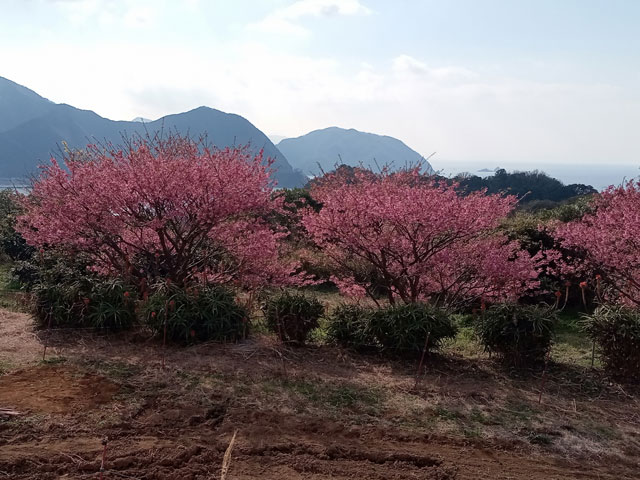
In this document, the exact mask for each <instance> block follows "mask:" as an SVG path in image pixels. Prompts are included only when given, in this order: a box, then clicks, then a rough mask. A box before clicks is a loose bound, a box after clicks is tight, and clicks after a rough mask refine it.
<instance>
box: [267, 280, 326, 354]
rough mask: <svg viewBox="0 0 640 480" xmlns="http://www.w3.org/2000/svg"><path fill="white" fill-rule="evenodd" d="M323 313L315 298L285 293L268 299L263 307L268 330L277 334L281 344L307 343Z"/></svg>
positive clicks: (322, 307)
mask: <svg viewBox="0 0 640 480" xmlns="http://www.w3.org/2000/svg"><path fill="white" fill-rule="evenodd" d="M323 313H324V306H323V305H322V303H320V301H319V300H318V299H317V298H310V297H307V296H306V295H304V294H301V293H296V294H291V293H289V292H285V293H283V294H281V295H277V296H275V297H272V298H269V299H268V300H267V302H266V304H265V306H264V315H265V318H266V319H267V326H268V328H269V330H271V331H272V332H275V333H277V334H278V336H279V337H280V340H282V341H283V342H286V343H291V344H293V345H303V344H304V343H305V342H306V341H307V339H308V337H309V333H310V332H311V330H313V329H314V328H317V327H318V325H319V324H318V319H319V318H320V317H321V316H322V314H323Z"/></svg>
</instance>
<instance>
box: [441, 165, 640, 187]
mask: <svg viewBox="0 0 640 480" xmlns="http://www.w3.org/2000/svg"><path fill="white" fill-rule="evenodd" d="M430 163H431V165H432V167H433V168H434V170H436V171H438V172H439V173H440V174H441V175H445V176H454V175H456V174H458V173H462V172H469V173H471V174H473V175H478V176H481V177H484V176H487V175H491V174H492V173H493V172H480V171H479V170H481V169H491V170H493V169H494V168H496V167H497V168H504V169H505V170H507V171H508V172H512V171H531V170H538V171H541V172H545V173H546V174H547V175H549V176H551V177H554V178H557V179H558V180H560V181H561V182H563V183H564V184H565V185H568V184H571V183H583V184H585V185H591V186H593V187H594V188H596V189H597V190H603V189H605V188H607V187H608V186H609V185H620V184H621V183H622V182H624V181H627V180H631V179H633V178H638V177H639V176H640V161H639V162H638V164H637V165H630V164H615V163H611V164H604V163H603V164H582V165H579V164H563V163H554V164H550V163H547V164H545V163H538V164H534V163H531V164H524V163H520V164H503V165H498V166H496V165H487V164H480V163H474V162H467V163H463V162H460V163H452V162H449V163H448V164H447V165H444V163H439V162H437V161H436V160H435V159H433V161H431V162H430Z"/></svg>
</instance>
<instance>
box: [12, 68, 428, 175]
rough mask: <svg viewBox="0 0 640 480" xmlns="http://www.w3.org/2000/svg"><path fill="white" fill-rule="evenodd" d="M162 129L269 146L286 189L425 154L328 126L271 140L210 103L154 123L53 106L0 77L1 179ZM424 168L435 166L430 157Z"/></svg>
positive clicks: (211, 139)
mask: <svg viewBox="0 0 640 480" xmlns="http://www.w3.org/2000/svg"><path fill="white" fill-rule="evenodd" d="M160 130H164V131H167V130H171V131H177V132H179V133H180V134H188V135H190V136H191V137H193V138H198V137H199V136H201V135H202V134H206V135H207V140H208V142H209V143H210V144H213V145H215V146H217V147H219V148H224V147H226V146H232V145H247V144H249V145H250V147H251V148H252V149H253V150H254V151H258V150H260V149H264V155H265V157H270V158H274V159H275V163H274V168H275V169H276V173H275V178H276V180H277V181H278V185H279V186H282V187H298V186H302V185H304V184H305V183H306V181H307V178H308V175H310V174H317V173H319V172H320V169H319V168H318V164H320V165H321V167H322V169H323V170H325V171H329V170H332V169H333V168H334V167H335V165H336V164H338V163H345V164H347V165H352V166H357V165H360V164H363V165H365V166H371V167H374V168H375V167H376V165H380V166H382V165H385V164H393V165H394V166H395V167H402V166H405V165H407V164H415V163H416V162H418V161H420V160H421V159H422V156H421V155H420V154H419V153H417V152H415V151H414V150H412V149H411V148H409V147H408V146H407V145H405V144H404V143H403V142H401V141H400V140H397V139H395V138H392V137H386V136H381V135H374V134H371V133H363V132H359V131H357V130H353V129H351V130H345V129H342V128H337V127H330V128H327V129H324V130H316V131H314V132H311V133H309V134H307V135H303V136H301V137H298V138H288V139H284V140H282V141H280V142H279V143H278V146H277V147H276V146H275V145H274V143H273V142H272V141H271V140H270V139H269V138H268V137H267V136H266V135H265V134H264V133H263V132H261V131H260V130H259V129H258V128H256V127H255V126H254V125H253V124H251V122H249V121H248V120H247V119H245V118H243V117H241V116H239V115H235V114H230V113H225V112H221V111H219V110H215V109H213V108H208V107H199V108H196V109H194V110H191V111H188V112H184V113H179V114H175V115H167V116H165V117H163V118H160V119H158V120H154V121H150V120H147V119H144V118H141V117H137V118H135V119H134V120H132V121H114V120H109V119H107V118H103V117H101V116H99V115H98V114H96V113H95V112H92V111H90V110H80V109H78V108H75V107H72V106H70V105H66V104H56V103H53V102H51V101H49V100H47V99H46V98H43V97H42V96H40V95H38V94H37V93H36V92H34V91H32V90H29V89H28V88H26V87H23V86H21V85H18V84H17V83H15V82H12V81H10V80H8V79H6V78H3V77H0V177H14V178H21V177H26V176H29V175H31V174H33V173H35V172H36V171H37V166H38V165H40V164H42V163H46V162H48V161H49V159H50V158H51V156H52V155H54V156H55V155H57V154H59V146H60V145H61V144H62V142H63V141H64V142H66V143H67V145H68V146H69V147H70V148H73V149H80V148H84V147H85V146H86V144H87V143H113V144H114V145H118V144H121V143H122V137H123V135H126V136H128V137H131V136H133V135H136V134H140V135H145V134H146V133H147V132H148V133H149V134H154V133H155V132H157V131H160ZM424 167H425V170H426V171H432V170H431V166H430V165H429V164H428V163H427V162H425V164H424Z"/></svg>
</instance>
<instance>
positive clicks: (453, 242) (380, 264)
mask: <svg viewBox="0 0 640 480" xmlns="http://www.w3.org/2000/svg"><path fill="white" fill-rule="evenodd" d="M312 196H313V198H315V199H316V200H317V201H318V202H320V203H321V204H322V205H323V206H322V209H321V210H320V211H319V212H315V211H313V210H310V209H309V210H307V211H306V213H305V214H304V216H303V220H302V222H303V224H304V226H305V228H306V230H307V231H308V232H309V235H310V236H311V238H312V239H313V241H314V242H315V243H316V245H317V246H318V247H320V248H321V249H322V251H323V253H324V254H325V255H326V256H327V257H328V258H329V259H330V260H331V261H332V262H333V264H334V265H335V271H336V273H335V276H334V277H333V281H334V282H335V283H336V284H337V285H338V287H339V288H340V289H341V291H342V292H343V293H345V294H347V295H352V296H358V295H359V296H364V295H369V296H370V297H371V298H373V299H376V297H377V296H378V294H379V293H380V291H379V290H380V288H381V289H382V291H383V292H384V293H385V294H386V296H387V298H388V301H389V302H390V303H391V304H394V303H396V301H397V300H400V301H402V302H405V303H411V302H417V301H429V302H432V303H435V304H438V305H441V306H445V307H448V308H457V307H461V306H464V305H467V304H469V303H471V302H475V301H478V300H480V299H486V300H488V301H497V300H505V299H517V298H518V297H519V296H520V295H522V294H523V292H525V291H526V290H528V289H531V288H536V287H537V286H538V281H537V277H538V272H537V260H536V259H534V258H531V256H530V255H529V254H528V253H527V252H526V251H523V250H521V249H520V247H519V244H518V243H517V242H513V241H509V240H508V239H507V238H506V237H505V236H503V235H501V234H499V233H498V232H497V227H498V226H499V224H500V222H501V220H502V219H504V217H505V216H506V215H507V214H509V212H510V211H511V210H512V209H513V207H514V204H515V199H514V198H513V197H506V198H505V197H501V196H498V195H486V194H485V193H484V192H477V193H471V194H469V195H463V194H461V192H459V191H458V189H457V186H456V185H453V186H450V185H446V184H443V183H441V184H438V183H436V182H435V181H433V180H432V179H429V178H426V177H424V176H421V175H420V174H419V171H418V169H415V170H409V171H404V172H401V173H395V174H392V173H389V172H387V171H383V172H382V173H381V174H372V173H371V172H367V171H360V170H356V171H355V172H352V174H351V175H350V177H349V178H347V179H345V178H343V176H342V175H340V174H329V175H328V176H326V177H325V178H324V179H323V180H322V181H319V182H316V183H315V185H314V187H313V190H312Z"/></svg>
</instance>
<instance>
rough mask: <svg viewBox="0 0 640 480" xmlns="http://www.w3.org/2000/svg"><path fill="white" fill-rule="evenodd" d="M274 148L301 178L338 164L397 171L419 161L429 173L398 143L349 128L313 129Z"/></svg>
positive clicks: (426, 164)
mask: <svg viewBox="0 0 640 480" xmlns="http://www.w3.org/2000/svg"><path fill="white" fill-rule="evenodd" d="M277 147H278V149H279V150H280V151H281V152H282V153H283V154H284V155H285V156H286V157H287V159H288V160H289V161H290V162H291V164H292V165H293V166H294V167H295V168H297V169H299V170H302V172H303V173H304V174H305V175H310V174H311V175H317V174H318V173H320V170H324V171H330V170H333V169H334V168H335V166H336V165H338V164H345V165H350V166H352V167H355V166H359V165H361V164H362V165H363V166H364V167H369V168H372V169H374V170H375V169H377V167H382V166H384V165H390V166H391V167H395V168H401V167H404V166H406V165H415V164H417V163H419V162H421V163H422V165H423V170H424V171H426V172H429V173H432V172H433V168H432V167H431V165H430V164H429V162H428V161H426V160H425V158H424V157H423V156H422V155H420V154H419V153H418V152H416V151H415V150H413V149H411V148H410V147H408V146H407V145H406V144H405V143H404V142H402V141H401V140H398V139H397V138H393V137H389V136H385V135H376V134H374V133H365V132H360V131H358V130H355V129H353V128H352V129H344V128H339V127H329V128H325V129H322V130H314V131H313V132H310V133H307V134H306V135H303V136H301V137H297V138H286V139H284V140H282V141H280V142H279V143H278V144H277Z"/></svg>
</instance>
